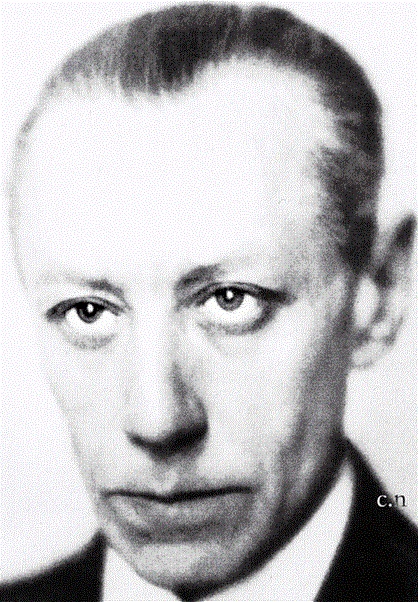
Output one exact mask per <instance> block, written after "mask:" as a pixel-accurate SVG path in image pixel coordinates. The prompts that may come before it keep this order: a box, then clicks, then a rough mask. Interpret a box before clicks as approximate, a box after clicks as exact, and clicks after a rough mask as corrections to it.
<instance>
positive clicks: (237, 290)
mask: <svg viewBox="0 0 418 602" xmlns="http://www.w3.org/2000/svg"><path fill="white" fill-rule="evenodd" d="M285 301H286V295H285V293H283V292H278V291H272V290H268V289H263V288H261V287H256V286H252V285H240V286H238V285H236V286H235V285H231V286H223V287H217V288H216V289H215V290H214V289H213V288H212V290H210V291H208V292H207V293H206V295H205V296H204V297H203V299H202V300H201V301H200V302H198V306H199V310H198V311H199V321H200V323H201V325H202V326H203V327H206V328H209V329H213V328H215V329H219V330H223V331H224V332H225V333H227V334H245V333H248V332H254V331H256V330H258V329H259V328H261V327H262V326H263V325H264V324H266V323H267V322H268V320H269V319H270V318H271V317H272V316H273V314H274V312H275V310H276V309H277V307H278V305H279V304H283V303H285Z"/></svg>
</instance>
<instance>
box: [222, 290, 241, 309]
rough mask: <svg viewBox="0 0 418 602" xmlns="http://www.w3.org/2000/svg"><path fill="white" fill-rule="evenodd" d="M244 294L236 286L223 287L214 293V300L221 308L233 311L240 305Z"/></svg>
mask: <svg viewBox="0 0 418 602" xmlns="http://www.w3.org/2000/svg"><path fill="white" fill-rule="evenodd" d="M244 295H245V293H243V292H242V291H240V290H238V289H236V288H223V289H221V290H219V291H218V292H217V293H216V301H217V302H218V304H219V306H220V307H221V308H222V309H224V310H226V311H234V310H235V309H238V308H239V307H240V305H242V302H243V301H244Z"/></svg>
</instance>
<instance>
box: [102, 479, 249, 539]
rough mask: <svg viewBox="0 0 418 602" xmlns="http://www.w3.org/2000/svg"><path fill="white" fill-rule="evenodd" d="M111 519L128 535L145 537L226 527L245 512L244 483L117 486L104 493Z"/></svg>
mask: <svg viewBox="0 0 418 602" xmlns="http://www.w3.org/2000/svg"><path fill="white" fill-rule="evenodd" d="M107 497H108V500H107V502H108V505H109V507H110V509H111V512H112V514H113V516H114V519H116V521H117V522H118V523H119V524H120V525H121V526H122V528H123V529H124V530H125V531H129V536H130V538H132V537H133V536H134V537H135V539H141V538H142V539H145V540H147V541H149V540H152V541H159V542H163V541H164V542H169V541H179V540H182V541H185V540H190V539H191V538H193V539H196V538H204V539H206V538H207V537H208V536H209V535H212V536H213V535H215V533H218V535H219V533H220V532H224V531H225V530H230V527H231V525H232V524H236V523H237V522H241V521H242V520H243V519H244V517H245V516H246V515H247V512H248V508H249V504H250V500H251V491H250V489H249V488H246V487H223V488H215V489H200V490H185V491H175V492H174V491H173V492H170V493H164V494H159V493H155V492H136V491H124V490H117V491H113V492H110V493H109V494H108V495H107Z"/></svg>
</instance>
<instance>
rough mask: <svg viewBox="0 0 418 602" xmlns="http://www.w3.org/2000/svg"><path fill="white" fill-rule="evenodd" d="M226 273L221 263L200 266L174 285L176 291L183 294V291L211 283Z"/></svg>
mask: <svg viewBox="0 0 418 602" xmlns="http://www.w3.org/2000/svg"><path fill="white" fill-rule="evenodd" d="M224 274H225V272H224V270H222V269H221V267H220V265H219V264H215V265H209V266H198V267H197V268H193V269H192V270H190V271H189V272H187V274H185V275H184V276H182V277H181V278H179V280H178V282H177V283H176V285H175V287H174V292H175V293H177V294H181V293H182V292H183V291H185V290H187V289H190V288H193V287H195V286H198V285H202V284H210V283H211V282H213V281H214V280H217V279H219V278H221V277H222V276H223V275H224Z"/></svg>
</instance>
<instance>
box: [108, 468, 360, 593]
mask: <svg viewBox="0 0 418 602" xmlns="http://www.w3.org/2000/svg"><path fill="white" fill-rule="evenodd" d="M353 483H354V479H353V472H352V468H351V466H350V465H349V463H348V462H347V461H345V462H344V463H343V465H342V467H341V470H340V472H339V475H338V478H337V480H336V482H335V483H334V485H333V487H332V489H331V491H330V492H329V493H328V495H327V496H326V498H325V500H324V501H323V502H322V504H321V505H320V506H319V508H318V509H317V510H316V511H315V513H314V514H313V516H312V517H311V518H310V519H309V520H308V522H307V523H306V524H305V525H304V527H303V528H302V529H301V530H300V531H299V532H298V534H297V535H296V536H295V537H294V538H293V539H292V540H291V541H290V542H289V543H288V544H287V545H286V546H285V547H284V548H282V549H280V550H279V551H278V552H277V553H276V554H275V555H274V556H273V557H272V558H271V560H270V561H269V562H268V563H267V564H265V565H264V566H263V567H262V568H261V569H260V570H259V571H257V572H255V573H253V574H252V575H251V576H250V577H248V578H246V579H244V580H242V581H240V582H238V583H235V584H234V585H232V586H230V587H228V588H227V589H224V590H222V591H220V592H218V593H216V594H214V595H212V596H210V598H208V600H210V601H211V602H218V601H221V600H225V601H226V600H228V601H233V600H236V601H238V600H241V601H242V600H259V601H262V600H264V601H267V600H268V601H273V600H276V601H281V602H285V601H292V600H304V601H306V602H308V601H312V600H314V599H315V597H316V595H317V593H318V591H319V589H320V587H321V584H322V582H323V580H324V578H325V576H326V575H327V573H328V570H329V568H330V566H331V562H332V560H333V558H334V556H335V553H336V551H337V548H338V545H339V543H340V541H341V540H342V537H343V534H344V530H345V527H346V525H347V523H348V519H349V513H350V508H351V503H352V498H353V490H354V485H353ZM138 600H147V602H148V601H149V602H152V601H158V602H165V601H166V600H167V601H173V602H174V601H177V602H178V600H179V599H178V598H177V596H175V595H174V594H173V593H172V592H171V591H168V590H165V589H162V588H160V587H157V586H155V585H153V584H152V583H148V581H145V579H142V577H139V576H138V575H137V574H136V573H135V571H133V569H132V568H131V567H129V566H128V565H127V564H126V562H125V561H124V560H122V558H121V557H120V556H119V555H118V554H117V553H116V552H115V551H114V550H112V549H110V548H109V549H108V550H107V553H106V561H105V571H104V587H103V602H138Z"/></svg>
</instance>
